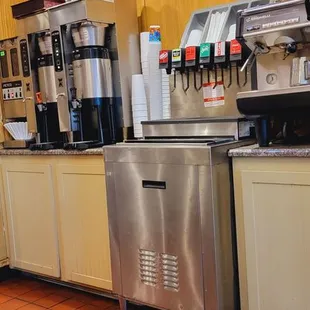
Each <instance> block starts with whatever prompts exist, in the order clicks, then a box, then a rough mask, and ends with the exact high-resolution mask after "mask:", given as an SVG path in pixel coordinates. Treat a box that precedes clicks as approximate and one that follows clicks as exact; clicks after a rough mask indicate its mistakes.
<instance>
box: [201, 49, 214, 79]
mask: <svg viewBox="0 0 310 310" xmlns="http://www.w3.org/2000/svg"><path fill="white" fill-rule="evenodd" d="M213 60H214V43H202V44H201V45H200V52H199V65H200V79H201V85H203V72H204V69H207V75H208V83H210V70H212V69H213Z"/></svg>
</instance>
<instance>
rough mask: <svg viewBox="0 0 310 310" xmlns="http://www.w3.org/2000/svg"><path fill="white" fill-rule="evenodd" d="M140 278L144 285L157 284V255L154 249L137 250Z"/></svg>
mask: <svg viewBox="0 0 310 310" xmlns="http://www.w3.org/2000/svg"><path fill="white" fill-rule="evenodd" d="M139 268H140V279H141V281H142V283H144V284H145V285H151V286H156V285H157V284H158V256H157V254H156V252H154V251H147V250H141V249H140V250H139Z"/></svg>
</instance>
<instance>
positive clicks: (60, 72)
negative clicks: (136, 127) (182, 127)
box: [49, 0, 139, 149]
mask: <svg viewBox="0 0 310 310" xmlns="http://www.w3.org/2000/svg"><path fill="white" fill-rule="evenodd" d="M72 12H74V14H72ZM134 12H135V1H134V0H129V1H119V2H114V1H113V2H107V1H91V0H82V1H72V2H68V3H65V4H63V5H60V6H57V7H54V8H52V9H50V10H49V17H50V23H51V32H52V48H53V56H54V65H55V78H56V88H57V104H58V109H59V111H60V113H59V115H60V129H61V131H66V132H67V133H68V135H67V136H68V142H67V143H66V144H65V148H67V149H71V148H73V149H86V148H90V147H97V146H101V145H106V144H112V143H115V142H117V141H121V140H122V139H123V134H124V137H126V136H127V133H128V132H129V129H130V128H132V117H131V104H130V78H131V76H132V74H136V73H138V72H139V57H138V55H139V46H138V27H137V23H136V20H134V16H135V15H134V14H135V13H134ZM124 14H128V17H127V19H126V17H125V16H124ZM126 16H127V15H126ZM131 16H132V17H131ZM124 20H126V23H125V22H124ZM135 55H136V56H137V57H136V56H135ZM68 105H69V110H68Z"/></svg>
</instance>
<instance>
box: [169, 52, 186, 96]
mask: <svg viewBox="0 0 310 310" xmlns="http://www.w3.org/2000/svg"><path fill="white" fill-rule="evenodd" d="M172 69H173V87H174V89H173V90H172V92H173V91H174V90H175V89H176V88H177V72H180V74H181V79H182V87H183V89H184V84H183V83H184V81H183V73H184V71H185V49H184V48H176V49H174V50H172Z"/></svg>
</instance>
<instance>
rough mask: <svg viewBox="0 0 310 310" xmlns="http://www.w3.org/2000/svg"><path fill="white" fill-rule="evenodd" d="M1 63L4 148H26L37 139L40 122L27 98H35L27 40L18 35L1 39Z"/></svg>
mask: <svg viewBox="0 0 310 310" xmlns="http://www.w3.org/2000/svg"><path fill="white" fill-rule="evenodd" d="M0 66H1V94H2V96H1V99H2V100H1V108H2V117H3V123H4V127H5V128H6V129H7V131H5V135H4V148H26V147H28V146H29V144H30V143H32V142H33V141H34V135H35V134H36V132H37V123H36V117H35V111H34V107H33V105H32V102H30V100H29V99H28V98H32V88H31V73H30V72H31V69H30V61H29V58H28V50H27V49H25V44H24V42H21V41H20V40H19V39H18V38H12V39H8V40H5V41H1V42H0ZM21 130H22V133H21V132H20V131H21ZM8 131H9V132H10V134H9V133H8ZM28 132H29V133H28ZM12 137H14V139H13V138H12Z"/></svg>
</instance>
